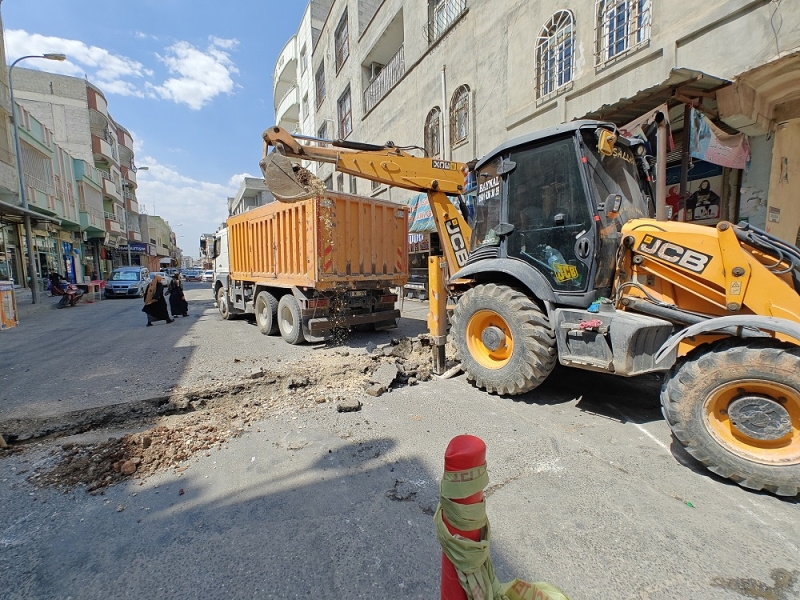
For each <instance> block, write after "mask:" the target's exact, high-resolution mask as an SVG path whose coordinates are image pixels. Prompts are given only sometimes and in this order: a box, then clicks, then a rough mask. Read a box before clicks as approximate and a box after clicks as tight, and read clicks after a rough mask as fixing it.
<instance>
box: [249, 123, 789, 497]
mask: <svg viewBox="0 0 800 600" xmlns="http://www.w3.org/2000/svg"><path fill="white" fill-rule="evenodd" d="M264 140H265V152H264V159H263V160H262V162H261V166H262V170H263V171H264V175H265V179H266V182H267V185H268V186H269V188H270V189H271V190H272V192H273V194H274V195H275V196H276V197H278V199H281V200H284V201H292V200H293V199H300V198H305V197H308V196H309V195H311V193H313V192H312V191H311V188H310V187H309V185H308V182H307V181H298V180H297V173H296V170H297V167H296V166H294V167H293V166H292V164H291V163H290V162H289V161H288V160H287V159H286V157H290V158H294V159H304V160H312V161H323V162H330V163H333V164H334V165H335V167H336V170H337V171H340V172H343V173H349V174H352V175H357V176H360V177H364V178H367V179H370V180H372V181H379V182H382V183H386V184H389V185H394V186H398V187H402V188H406V189H410V190H417V191H424V192H427V193H428V196H429V198H430V201H431V207H432V209H433V213H434V216H435V219H436V224H437V229H438V232H439V236H440V238H441V241H442V245H443V248H444V253H445V256H446V259H447V263H448V266H449V270H450V274H451V277H450V292H451V293H452V294H453V295H454V296H456V297H458V301H457V303H456V305H455V308H454V311H453V315H452V323H451V329H450V336H451V338H452V339H453V341H454V343H455V346H456V349H457V353H458V358H459V359H460V360H461V363H462V367H463V369H464V371H465V373H466V375H467V378H468V379H469V380H471V381H473V382H474V383H475V384H476V385H477V386H479V387H481V388H483V389H485V390H487V391H489V392H494V393H498V394H508V395H511V394H521V393H524V392H527V391H530V390H532V389H534V388H535V387H536V386H538V385H539V384H540V383H542V382H543V381H544V379H545V378H546V377H547V375H548V374H549V373H550V372H551V371H552V369H553V367H554V366H555V362H556V359H558V360H559V361H560V362H561V364H563V365H567V366H571V367H577V368H582V369H589V370H593V371H601V372H606V373H614V374H617V375H623V376H633V375H639V374H643V373H648V372H655V371H664V372H666V375H665V378H664V384H663V387H662V392H661V403H662V410H663V413H664V416H665V417H666V419H667V421H668V422H669V425H670V427H671V428H672V431H673V433H674V435H675V437H676V438H677V439H678V441H679V442H680V443H681V444H682V445H683V446H684V447H685V448H686V450H687V451H688V452H689V453H690V454H691V455H692V456H694V457H695V458H696V459H697V460H699V461H700V462H702V463H703V464H704V465H706V466H707V467H708V468H709V469H710V470H712V471H713V472H715V473H717V474H718V475H721V476H723V477H727V478H730V479H732V480H734V481H736V482H737V483H739V484H740V485H741V486H743V487H746V488H750V489H756V490H758V489H766V490H769V491H771V492H773V493H775V494H778V495H786V496H794V495H797V494H798V492H800V295H799V294H798V291H799V290H800V282H799V281H798V275H800V249H798V248H796V247H794V246H792V245H790V244H787V243H785V242H782V241H780V240H778V239H776V238H774V237H772V236H770V235H769V234H767V233H765V232H763V231H760V230H758V229H756V228H753V227H749V226H747V225H743V226H735V225H732V224H730V223H727V222H724V221H723V222H721V223H719V224H718V225H717V226H716V227H707V226H700V225H694V224H686V223H677V222H661V221H655V220H653V219H650V218H648V217H649V215H651V214H652V208H651V207H650V206H649V203H650V197H651V195H652V194H651V191H650V188H649V179H650V178H649V169H648V163H647V161H646V159H645V156H644V155H645V147H644V145H643V143H642V142H640V141H639V140H632V139H626V138H623V137H622V136H618V135H617V132H616V128H615V126H614V125H613V124H610V123H603V122H597V121H575V122H572V123H568V124H564V125H560V126H557V127H553V128H550V129H547V130H544V131H541V132H538V133H535V134H531V135H527V136H524V137H521V138H518V139H515V140H512V141H510V142H507V143H505V144H503V145H501V146H500V147H498V148H496V149H495V150H493V151H492V152H490V153H489V154H487V155H486V156H484V157H483V158H481V159H480V160H479V161H478V162H477V163H476V164H475V165H474V169H473V174H474V175H475V178H476V183H477V185H476V186H475V188H474V190H475V191H474V197H473V200H474V207H475V217H474V221H473V222H472V223H471V224H468V223H467V222H466V220H465V219H464V217H463V216H462V214H461V211H460V210H459V209H458V208H457V207H456V205H455V204H453V203H452V202H451V201H450V200H449V198H448V196H457V195H459V194H463V193H465V192H466V190H465V178H464V174H463V168H464V165H462V164H460V163H453V162H447V161H440V160H436V159H430V158H421V157H415V156H412V155H411V154H409V153H408V152H407V151H406V150H404V149H401V148H397V147H395V146H394V145H393V144H387V145H385V146H376V145H370V144H360V143H353V142H346V141H344V142H342V141H339V142H330V141H328V140H319V139H316V138H304V137H302V136H291V135H290V134H288V133H287V132H285V131H284V130H282V129H280V128H277V127H273V128H270V129H268V130H266V131H265V132H264ZM302 141H309V142H312V143H313V144H304V143H302ZM269 146H273V147H274V148H275V150H276V152H272V153H271V154H268V151H269ZM301 172H302V171H301ZM304 183H305V184H306V185H303V184H304ZM470 225H471V226H470ZM467 239H469V240H470V241H469V243H466V240H467Z"/></svg>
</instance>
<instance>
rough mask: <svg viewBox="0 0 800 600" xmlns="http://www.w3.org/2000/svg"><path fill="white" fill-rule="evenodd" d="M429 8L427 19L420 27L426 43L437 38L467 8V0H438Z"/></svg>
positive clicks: (429, 43) (430, 42) (431, 42)
mask: <svg viewBox="0 0 800 600" xmlns="http://www.w3.org/2000/svg"><path fill="white" fill-rule="evenodd" d="M430 10H431V14H430V17H429V20H428V22H427V23H426V24H425V25H424V26H423V28H422V30H423V34H424V36H425V39H426V40H427V41H428V45H431V44H433V42H435V41H436V40H438V39H439V38H440V37H441V36H442V34H444V32H445V31H447V30H448V28H449V27H450V25H452V24H453V23H455V21H456V20H457V19H458V17H460V16H461V14H462V13H464V12H465V11H466V10H467V0H440V1H439V2H438V3H435V6H433V7H431V9H430Z"/></svg>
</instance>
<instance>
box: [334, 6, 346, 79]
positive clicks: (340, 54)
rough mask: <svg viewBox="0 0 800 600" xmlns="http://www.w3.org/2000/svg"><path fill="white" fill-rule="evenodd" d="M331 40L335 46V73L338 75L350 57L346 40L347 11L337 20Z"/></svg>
mask: <svg viewBox="0 0 800 600" xmlns="http://www.w3.org/2000/svg"><path fill="white" fill-rule="evenodd" d="M333 40H334V44H335V46H336V72H337V73H338V72H339V69H341V68H342V65H343V64H344V62H345V61H346V60H347V57H348V56H350V40H348V38H347V10H345V11H344V14H343V15H342V18H341V19H339V24H338V25H337V26H336V32H335V33H334V35H333Z"/></svg>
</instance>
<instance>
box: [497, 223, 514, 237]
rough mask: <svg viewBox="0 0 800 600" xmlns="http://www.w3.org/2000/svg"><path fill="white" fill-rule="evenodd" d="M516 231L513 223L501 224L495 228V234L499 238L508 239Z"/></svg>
mask: <svg viewBox="0 0 800 600" xmlns="http://www.w3.org/2000/svg"><path fill="white" fill-rule="evenodd" d="M513 231H514V225H512V224H511V223H500V224H499V225H498V226H497V227H495V228H494V232H495V233H496V234H497V235H498V236H499V237H506V236H507V235H511V232H513Z"/></svg>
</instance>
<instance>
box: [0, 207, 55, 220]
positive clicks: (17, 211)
mask: <svg viewBox="0 0 800 600" xmlns="http://www.w3.org/2000/svg"><path fill="white" fill-rule="evenodd" d="M25 215H27V216H29V217H30V218H31V219H36V220H37V221H49V222H51V223H55V224H56V225H61V219H57V218H55V217H49V216H47V215H43V214H42V213H39V212H36V211H35V210H30V209H27V208H22V207H21V206H18V205H16V204H8V203H7V202H0V218H2V219H3V220H4V221H14V222H18V223H21V222H22V220H23V218H24V217H25Z"/></svg>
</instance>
